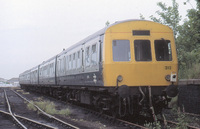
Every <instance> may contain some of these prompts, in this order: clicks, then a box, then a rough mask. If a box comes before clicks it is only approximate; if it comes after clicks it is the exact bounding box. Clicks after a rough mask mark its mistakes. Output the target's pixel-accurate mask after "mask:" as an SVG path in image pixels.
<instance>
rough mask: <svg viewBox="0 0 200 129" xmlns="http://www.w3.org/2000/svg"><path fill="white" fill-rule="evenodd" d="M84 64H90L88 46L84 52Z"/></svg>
mask: <svg viewBox="0 0 200 129" xmlns="http://www.w3.org/2000/svg"><path fill="white" fill-rule="evenodd" d="M85 66H86V67H88V66H90V47H87V48H86V52H85Z"/></svg>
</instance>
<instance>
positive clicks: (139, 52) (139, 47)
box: [134, 40, 152, 61]
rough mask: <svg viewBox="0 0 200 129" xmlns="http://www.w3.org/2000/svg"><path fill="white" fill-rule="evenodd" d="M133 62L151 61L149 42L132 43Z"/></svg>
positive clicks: (137, 41) (136, 41)
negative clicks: (133, 51)
mask: <svg viewBox="0 0 200 129" xmlns="http://www.w3.org/2000/svg"><path fill="white" fill-rule="evenodd" d="M134 48H135V49H134V50H135V60H136V61H151V60H152V57H151V44H150V41H149V40H135V41H134Z"/></svg>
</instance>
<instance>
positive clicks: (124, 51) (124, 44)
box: [112, 40, 131, 62]
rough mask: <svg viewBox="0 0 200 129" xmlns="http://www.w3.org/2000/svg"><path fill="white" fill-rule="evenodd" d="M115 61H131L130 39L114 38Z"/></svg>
mask: <svg viewBox="0 0 200 129" xmlns="http://www.w3.org/2000/svg"><path fill="white" fill-rule="evenodd" d="M112 49H113V61H116V62H117V61H130V60H131V54H130V41H129V40H113V42H112Z"/></svg>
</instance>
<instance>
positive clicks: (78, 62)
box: [77, 51, 81, 68]
mask: <svg viewBox="0 0 200 129" xmlns="http://www.w3.org/2000/svg"><path fill="white" fill-rule="evenodd" d="M80 67H81V53H80V51H78V52H77V68H80Z"/></svg>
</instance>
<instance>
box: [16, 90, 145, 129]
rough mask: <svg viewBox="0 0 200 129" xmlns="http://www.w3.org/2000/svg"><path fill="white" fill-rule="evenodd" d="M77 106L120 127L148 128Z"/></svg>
mask: <svg viewBox="0 0 200 129" xmlns="http://www.w3.org/2000/svg"><path fill="white" fill-rule="evenodd" d="M13 92H15V93H16V94H17V95H19V96H20V97H22V98H23V99H24V100H25V101H29V100H27V99H26V98H24V97H23V96H22V95H20V94H19V93H17V92H16V91H13ZM56 101H58V100H57V99H56ZM61 102H62V103H63V101H61ZM65 104H66V103H65ZM77 108H82V109H83V110H85V111H86V112H88V113H89V112H90V113H92V114H94V115H95V116H97V117H101V118H103V119H106V120H108V121H110V122H112V123H116V125H120V128H121V127H127V128H133V129H148V128H146V127H144V126H141V125H138V124H134V123H131V122H128V121H124V120H120V119H116V118H114V117H111V116H108V115H105V114H101V113H98V112H96V111H94V110H89V109H87V108H83V107H80V106H77Z"/></svg>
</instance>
